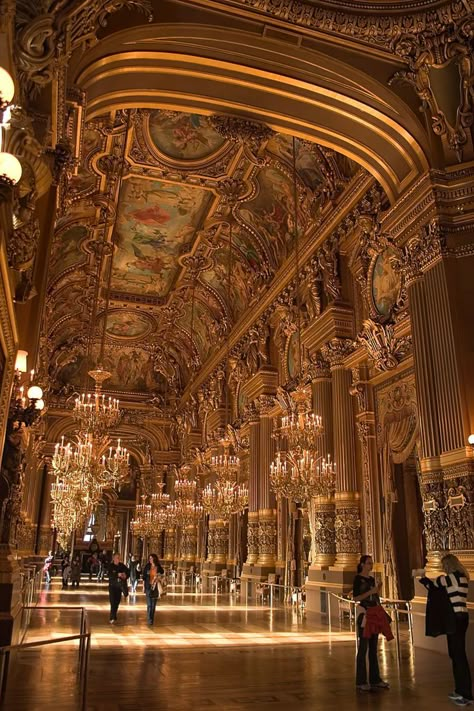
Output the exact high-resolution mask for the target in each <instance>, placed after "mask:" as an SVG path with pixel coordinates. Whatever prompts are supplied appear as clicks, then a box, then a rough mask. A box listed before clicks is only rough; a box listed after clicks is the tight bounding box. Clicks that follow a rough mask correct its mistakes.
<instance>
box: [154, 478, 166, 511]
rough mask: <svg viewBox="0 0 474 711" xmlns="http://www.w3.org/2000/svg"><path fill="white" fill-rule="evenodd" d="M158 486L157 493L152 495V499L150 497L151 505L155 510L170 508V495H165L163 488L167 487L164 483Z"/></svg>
mask: <svg viewBox="0 0 474 711" xmlns="http://www.w3.org/2000/svg"><path fill="white" fill-rule="evenodd" d="M156 486H157V488H158V489H159V490H158V491H155V492H154V493H153V494H152V495H151V497H150V498H151V505H152V507H153V508H154V509H155V510H157V509H164V508H166V506H168V504H169V502H170V495H169V494H165V492H164V491H163V488H164V486H165V484H164V482H160V483H159V484H157V485H156Z"/></svg>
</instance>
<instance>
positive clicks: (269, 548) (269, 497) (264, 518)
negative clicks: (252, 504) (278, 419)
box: [257, 395, 277, 570]
mask: <svg viewBox="0 0 474 711" xmlns="http://www.w3.org/2000/svg"><path fill="white" fill-rule="evenodd" d="M274 403H275V398H274V397H273V396H272V395H261V396H260V397H259V408H260V443H259V444H260V447H259V450H260V452H259V464H260V466H259V481H258V483H259V501H258V503H259V520H258V559H257V565H259V566H261V567H262V568H271V569H272V570H274V568H275V561H276V555H277V549H276V547H277V518H276V508H275V507H276V502H275V495H274V493H273V491H272V490H271V488H270V465H271V463H272V461H273V459H274V456H275V440H274V438H273V437H272V434H273V418H272V417H271V416H270V410H271V408H272V407H273V406H274Z"/></svg>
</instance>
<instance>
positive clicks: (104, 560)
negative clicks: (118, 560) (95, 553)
mask: <svg viewBox="0 0 474 711" xmlns="http://www.w3.org/2000/svg"><path fill="white" fill-rule="evenodd" d="M107 567H108V557H107V551H106V550H103V551H102V553H99V572H98V573H97V582H98V583H101V582H102V581H103V579H104V578H105V573H106V571H107Z"/></svg>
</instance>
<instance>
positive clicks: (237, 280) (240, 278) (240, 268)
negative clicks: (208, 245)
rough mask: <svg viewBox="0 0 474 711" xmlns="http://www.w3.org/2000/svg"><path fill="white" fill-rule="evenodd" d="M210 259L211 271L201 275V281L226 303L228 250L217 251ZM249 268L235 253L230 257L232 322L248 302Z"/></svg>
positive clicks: (227, 292)
mask: <svg viewBox="0 0 474 711" xmlns="http://www.w3.org/2000/svg"><path fill="white" fill-rule="evenodd" d="M212 258H213V260H214V266H213V268H212V269H209V270H208V271H205V272H203V273H202V274H201V279H202V281H204V282H205V283H206V284H209V286H211V287H212V288H213V289H215V290H216V291H217V293H218V294H219V295H220V297H221V298H222V299H223V300H224V301H225V302H227V299H228V294H229V291H228V281H229V250H228V248H225V247H224V248H221V249H217V250H216V251H215V252H214V253H213V255H212ZM250 277H251V274H250V268H249V267H248V266H247V265H245V264H244V262H243V260H242V259H239V258H238V257H237V256H236V254H235V252H234V253H233V257H232V273H231V279H230V287H231V288H230V296H231V303H230V310H231V313H232V318H233V320H236V319H237V318H238V317H239V316H240V315H241V314H242V313H243V311H244V310H245V308H246V306H247V304H248V301H249V294H248V287H249V285H250Z"/></svg>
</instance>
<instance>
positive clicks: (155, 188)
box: [48, 109, 357, 398]
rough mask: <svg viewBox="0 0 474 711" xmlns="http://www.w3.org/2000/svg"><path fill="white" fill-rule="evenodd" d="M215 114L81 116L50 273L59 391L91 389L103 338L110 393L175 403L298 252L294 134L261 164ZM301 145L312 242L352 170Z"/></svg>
mask: <svg viewBox="0 0 474 711" xmlns="http://www.w3.org/2000/svg"><path fill="white" fill-rule="evenodd" d="M211 118H212V117H211ZM211 118H209V117H205V116H200V115H197V114H186V113H179V112H172V111H151V110H146V109H140V110H138V109H137V110H135V111H133V112H132V113H131V116H130V117H126V115H125V114H124V112H121V111H117V112H114V113H113V114H111V115H110V116H102V117H100V118H96V119H94V120H93V121H91V122H87V121H86V123H85V126H84V130H83V133H82V145H81V150H80V156H81V158H80V164H79V165H78V166H77V170H76V174H75V175H74V176H73V178H72V180H71V184H70V188H71V189H70V191H69V195H68V205H67V208H68V209H67V210H66V211H65V213H64V217H63V219H62V221H61V222H60V223H59V227H58V229H57V231H56V234H55V236H54V240H53V248H52V256H51V260H50V265H49V281H48V283H49V292H48V314H49V316H48V327H49V332H48V339H49V340H48V349H49V352H50V356H51V357H50V378H51V383H52V387H53V390H54V389H56V391H58V392H66V391H67V392H70V391H71V388H76V389H77V388H80V387H81V386H84V383H85V381H86V380H87V375H86V373H87V370H89V369H90V368H91V367H92V366H93V365H94V363H95V362H96V361H97V358H98V354H99V343H100V340H101V337H102V335H103V337H104V339H105V351H104V358H103V363H102V364H103V365H104V367H106V368H108V369H109V370H110V371H111V373H112V376H111V378H110V380H109V381H108V382H107V389H108V390H110V391H117V392H121V393H125V395H127V394H130V396H132V395H133V397H143V398H145V397H146V398H149V397H150V394H155V395H156V394H159V393H162V392H163V390H164V389H166V388H168V389H171V390H172V389H174V390H175V391H176V392H177V394H178V393H179V391H180V390H182V389H183V388H184V387H185V386H186V383H187V381H188V380H189V378H190V377H193V373H195V372H196V370H197V369H198V368H200V367H202V366H203V365H204V364H205V362H206V360H207V359H208V358H209V357H210V356H212V354H213V353H214V352H215V351H216V350H217V349H218V348H219V346H220V345H222V343H223V341H224V339H225V337H226V333H228V332H229V329H231V328H232V327H233V326H234V325H235V324H236V322H237V321H238V320H239V319H240V318H242V317H243V316H244V315H245V313H246V311H247V309H249V308H251V307H252V304H255V303H256V301H257V300H258V299H259V298H260V297H261V296H262V294H263V293H264V292H265V290H266V289H267V288H268V287H269V285H270V284H271V282H272V279H273V277H274V276H275V273H276V272H277V270H278V269H279V268H280V267H281V266H282V265H283V264H284V262H285V260H286V259H287V258H288V256H289V255H290V254H291V253H292V249H293V244H292V242H293V238H292V234H293V230H294V215H293V211H292V205H293V177H292V176H293V156H292V146H293V141H292V138H291V137H288V136H283V135H278V134H273V135H272V136H271V138H270V139H268V134H267V136H266V138H265V139H263V141H264V142H263V143H262V145H260V146H259V147H258V156H257V154H256V153H255V151H254V149H253V147H252V148H251V147H249V145H245V144H243V143H242V142H240V143H239V141H238V140H236V139H235V137H234V136H232V134H231V133H230V134H229V135H228V134H227V133H226V132H225V131H222V130H219V125H218V124H216V123H213V122H212V120H211ZM296 148H297V155H296V168H297V186H298V195H299V210H298V229H299V230H300V232H301V233H304V232H305V231H306V230H307V229H308V228H310V227H311V225H313V224H314V223H315V221H316V220H317V218H318V215H319V213H320V212H321V210H322V209H324V206H325V205H326V204H327V203H328V201H330V200H332V199H333V198H334V196H335V195H337V194H338V191H339V192H340V190H341V189H343V187H344V185H346V184H347V183H348V181H349V180H350V179H351V178H352V176H353V175H354V174H355V171H356V168H357V166H356V165H355V164H353V163H352V162H351V161H349V160H348V159H346V158H343V157H342V156H339V155H338V154H336V153H334V152H333V151H329V150H328V149H323V148H322V147H320V146H317V145H315V144H310V143H308V142H305V141H299V140H297V141H296ZM122 153H123V155H124V162H123V163H122V159H121V155H122ZM118 165H120V166H121V174H120V175H121V178H120V179H118V178H117V172H116V171H117V166H118ZM114 171H115V172H114ZM232 181H234V183H235V184H239V185H243V186H244V189H243V191H242V192H241V193H240V194H239V198H238V200H239V201H238V202H237V203H236V204H235V205H234V207H233V215H234V218H235V219H234V223H233V232H232V274H231V288H230V291H229V283H228V269H229V242H230V235H229V221H228V215H229V208H228V204H229V203H228V202H226V200H227V197H226V195H227V193H226V191H228V190H229V189H232V185H233V183H232ZM229 186H230V188H229ZM226 216H227V217H226ZM109 279H110V282H109ZM108 283H110V287H111V288H110V294H109V302H108V311H107V314H108V315H107V322H106V328H105V334H103V330H104V320H103V319H104V315H103V314H104V308H105V303H106V294H107V292H106V285H107V284H108ZM192 294H194V298H193V297H192ZM229 294H230V299H229ZM96 298H98V303H95V300H96ZM193 303H194V308H193V309H192V304H193ZM94 313H96V314H97V317H96V318H95V328H93V329H91V321H93V320H94V318H93V316H94ZM191 331H192V332H191ZM91 344H92V354H91V356H90V357H86V353H87V351H88V349H89V350H90V345H91Z"/></svg>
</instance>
